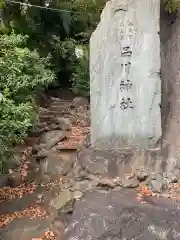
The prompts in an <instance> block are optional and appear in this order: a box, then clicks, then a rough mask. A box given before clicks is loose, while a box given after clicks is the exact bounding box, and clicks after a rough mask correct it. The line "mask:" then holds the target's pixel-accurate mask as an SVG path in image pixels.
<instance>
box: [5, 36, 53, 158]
mask: <svg viewBox="0 0 180 240" xmlns="http://www.w3.org/2000/svg"><path fill="white" fill-rule="evenodd" d="M27 40H28V37H27V36H23V35H16V34H15V33H11V34H10V35H6V34H3V35H0V45H1V49H0V83H1V84H0V159H1V160H2V159H4V158H6V156H7V154H9V153H10V152H11V150H12V149H13V146H14V145H15V144H17V143H20V142H21V141H22V140H23V138H24V137H25V136H26V134H27V132H28V131H29V130H30V129H31V128H32V127H33V126H34V124H35V121H36V112H35V106H34V104H33V102H34V101H33V97H34V96H35V95H36V94H37V93H39V92H40V91H42V90H43V89H44V88H46V87H47V86H48V85H49V84H50V83H52V81H53V80H54V78H55V76H54V73H53V72H52V71H51V70H50V69H48V66H49V59H48V58H41V57H39V54H38V53H37V51H36V50H34V51H31V50H29V49H28V48H27V47H26V45H27Z"/></svg>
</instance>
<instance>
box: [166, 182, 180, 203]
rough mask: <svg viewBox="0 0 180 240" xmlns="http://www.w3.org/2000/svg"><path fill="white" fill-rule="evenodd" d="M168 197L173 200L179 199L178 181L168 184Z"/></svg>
mask: <svg viewBox="0 0 180 240" xmlns="http://www.w3.org/2000/svg"><path fill="white" fill-rule="evenodd" d="M168 198H170V199H173V200H178V201H179V200H180V183H172V184H169V187H168Z"/></svg>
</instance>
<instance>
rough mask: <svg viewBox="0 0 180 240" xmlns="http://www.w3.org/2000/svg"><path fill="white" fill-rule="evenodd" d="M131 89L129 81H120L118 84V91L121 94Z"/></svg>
mask: <svg viewBox="0 0 180 240" xmlns="http://www.w3.org/2000/svg"><path fill="white" fill-rule="evenodd" d="M131 89H132V83H131V81H130V80H126V81H124V80H121V82H120V91H121V92H122V91H124V90H126V91H129V90H131Z"/></svg>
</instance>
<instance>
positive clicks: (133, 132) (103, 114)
mask: <svg viewBox="0 0 180 240" xmlns="http://www.w3.org/2000/svg"><path fill="white" fill-rule="evenodd" d="M159 17H160V0H110V1H109V2H108V3H107V4H106V6H105V8H104V10H103V12H102V15H101V20H100V23H99V25H98V27H97V29H96V30H95V32H94V33H93V34H92V36H91V40H90V85H91V118H92V124H91V143H92V146H93V147H96V148H100V149H104V148H105V149H113V148H114V149H116V148H126V147H127V148H129V147H143V148H144V147H145V148H146V147H154V145H155V144H156V143H157V141H158V139H159V138H160V136H161V110H160V103H161V79H160V37H159Z"/></svg>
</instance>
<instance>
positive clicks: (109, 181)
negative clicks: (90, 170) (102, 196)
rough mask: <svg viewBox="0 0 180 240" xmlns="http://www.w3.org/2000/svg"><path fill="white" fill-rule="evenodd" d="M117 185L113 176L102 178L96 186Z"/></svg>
mask: <svg viewBox="0 0 180 240" xmlns="http://www.w3.org/2000/svg"><path fill="white" fill-rule="evenodd" d="M116 185H117V183H116V181H115V179H113V178H102V179H100V180H99V181H98V182H97V187H108V188H115V187H116Z"/></svg>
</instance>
